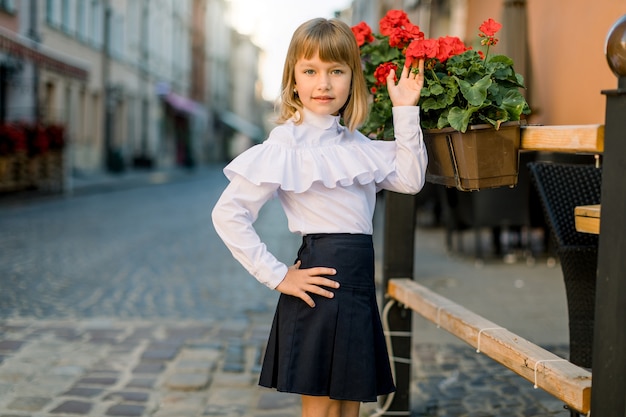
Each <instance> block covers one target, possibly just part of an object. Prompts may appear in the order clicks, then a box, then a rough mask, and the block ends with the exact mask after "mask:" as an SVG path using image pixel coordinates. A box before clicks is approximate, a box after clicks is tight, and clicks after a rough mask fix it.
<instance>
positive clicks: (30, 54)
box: [0, 28, 89, 81]
mask: <svg viewBox="0 0 626 417" xmlns="http://www.w3.org/2000/svg"><path fill="white" fill-rule="evenodd" d="M0 51H3V52H6V53H7V54H9V55H12V56H14V57H17V58H20V59H24V60H28V61H31V62H33V63H35V64H36V65H38V66H40V67H42V68H45V69H47V70H50V71H54V72H56V73H58V74H61V75H64V76H67V77H72V78H76V79H78V80H80V81H87V79H88V78H89V67H88V66H87V64H86V63H85V64H83V63H80V62H78V60H77V59H76V58H73V57H70V56H67V55H64V54H61V53H60V52H57V51H54V50H52V49H50V48H48V47H46V46H45V45H42V44H39V43H36V42H34V41H33V40H31V39H28V38H25V37H24V36H21V35H19V34H17V33H15V32H12V31H9V30H6V29H2V28H0Z"/></svg>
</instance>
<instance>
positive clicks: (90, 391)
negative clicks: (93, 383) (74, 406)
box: [61, 387, 104, 398]
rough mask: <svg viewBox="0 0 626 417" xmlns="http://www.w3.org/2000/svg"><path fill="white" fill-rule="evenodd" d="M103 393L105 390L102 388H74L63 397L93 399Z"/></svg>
mask: <svg viewBox="0 0 626 417" xmlns="http://www.w3.org/2000/svg"><path fill="white" fill-rule="evenodd" d="M102 392H104V390H103V389H100V388H85V387H74V388H71V389H70V390H69V391H66V392H64V393H63V394H61V395H62V396H64V397H85V398H91V397H96V396H98V395H100V394H102Z"/></svg>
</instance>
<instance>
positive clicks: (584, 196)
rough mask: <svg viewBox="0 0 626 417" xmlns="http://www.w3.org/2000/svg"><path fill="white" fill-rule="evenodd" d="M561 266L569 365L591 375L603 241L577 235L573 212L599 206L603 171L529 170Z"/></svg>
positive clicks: (539, 166)
mask: <svg viewBox="0 0 626 417" xmlns="http://www.w3.org/2000/svg"><path fill="white" fill-rule="evenodd" d="M528 168H529V169H530V174H531V180H532V182H533V184H534V186H535V187H536V189H537V192H538V194H539V198H540V200H541V204H542V207H543V211H544V215H545V218H546V223H547V224H548V228H549V229H550V231H551V233H552V235H553V237H554V239H555V244H556V251H557V255H558V256H559V260H560V262H561V268H562V271H563V279H564V281H565V291H566V295H567V308H568V319H569V340H570V345H569V354H570V357H569V360H570V362H572V363H574V364H576V365H578V366H581V367H584V368H589V369H591V358H592V346H593V321H594V310H595V290H596V276H597V265H598V236H597V235H593V234H588V233H580V232H577V231H576V227H575V218H574V207H576V206H581V205H588V204H599V203H600V190H601V182H602V170H601V169H600V168H596V167H595V166H593V165H570V164H555V163H546V162H533V163H529V164H528Z"/></svg>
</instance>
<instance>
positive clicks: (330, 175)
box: [224, 132, 395, 193]
mask: <svg viewBox="0 0 626 417" xmlns="http://www.w3.org/2000/svg"><path fill="white" fill-rule="evenodd" d="M359 135H360V134H359V133H357V132H355V133H353V134H351V137H348V138H345V137H344V138H342V139H341V140H339V141H335V142H336V143H331V144H319V145H308V146H302V147H296V146H294V145H293V144H290V143H288V142H289V140H284V138H283V140H281V138H280V135H278V136H279V137H272V136H270V138H269V139H268V140H266V141H265V142H263V143H262V144H259V145H255V146H253V147H252V148H250V149H248V150H247V151H245V152H244V153H242V154H241V155H239V156H238V157H237V158H235V159H234V160H233V161H232V162H231V163H230V164H228V165H227V166H226V167H225V168H224V174H225V175H226V177H227V178H228V179H229V180H232V179H233V177H234V176H235V175H241V176H243V177H244V178H246V179H247V180H248V181H250V182H252V183H253V184H256V185H261V184H267V183H269V184H276V185H277V186H278V188H280V189H282V190H284V191H291V192H295V193H302V192H305V191H307V190H308V189H309V188H310V187H311V185H312V184H313V183H315V182H321V183H323V184H324V186H325V187H327V188H335V187H337V186H350V185H353V184H355V183H358V184H360V185H365V184H369V183H371V182H375V183H379V182H381V181H383V180H384V179H385V178H386V177H387V176H388V175H389V174H391V173H392V172H393V171H394V170H395V144H394V142H385V141H373V140H370V139H368V138H366V137H364V136H362V135H360V136H359Z"/></svg>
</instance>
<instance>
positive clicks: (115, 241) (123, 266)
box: [0, 166, 569, 417]
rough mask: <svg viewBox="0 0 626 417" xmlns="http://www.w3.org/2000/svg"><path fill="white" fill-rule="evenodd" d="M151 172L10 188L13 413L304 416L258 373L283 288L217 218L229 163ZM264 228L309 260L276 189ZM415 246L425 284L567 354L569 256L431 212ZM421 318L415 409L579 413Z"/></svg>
mask: <svg viewBox="0 0 626 417" xmlns="http://www.w3.org/2000/svg"><path fill="white" fill-rule="evenodd" d="M138 178H139V179H137V178H134V179H133V182H132V184H133V186H128V184H129V182H130V181H129V180H128V179H125V178H117V179H115V178H114V179H111V180H108V181H101V182H95V181H92V182H91V183H90V182H88V181H85V182H84V183H82V184H76V187H75V192H74V194H73V195H71V196H66V197H47V198H13V199H11V198H4V199H2V200H0V417H17V416H21V417H27V416H28V417H47V416H61V417H63V416H76V415H84V416H156V417H169V416H177V417H186V416H223V417H231V416H233V417H234V416H252V417H262V416H273V417H283V416H284V417H287V416H297V415H299V401H298V398H297V397H295V396H291V395H288V394H280V393H276V392H274V391H271V390H266V389H261V388H259V387H257V385H256V381H257V378H258V372H259V363H260V359H261V356H262V353H263V347H264V344H265V339H266V337H267V334H268V331H269V326H270V323H271V318H272V314H273V308H274V305H275V302H276V299H277V293H275V292H272V291H270V290H268V289H266V288H265V287H263V286H262V285H261V284H259V283H258V282H256V281H255V280H254V279H253V278H251V277H250V276H248V275H247V273H246V272H245V270H243V268H242V267H241V266H240V265H239V264H238V263H236V262H235V261H234V260H233V259H232V257H231V256H230V254H229V253H228V251H227V249H226V248H225V247H224V245H223V244H222V243H221V241H220V240H219V239H218V237H217V236H216V234H215V231H214V230H213V227H212V225H211V221H210V212H211V208H212V207H213V204H214V203H215V201H216V199H217V198H218V196H219V193H220V192H221V190H222V189H223V187H224V186H225V185H226V179H225V178H224V177H223V175H222V174H221V170H220V167H217V166H211V167H208V168H202V169H199V170H198V172H196V173H188V174H179V175H175V176H172V177H171V178H170V177H167V176H165V177H163V175H162V174H160V173H155V174H149V173H146V174H145V175H143V176H138ZM257 229H258V231H259V234H260V235H261V236H262V238H263V239H264V240H265V241H266V243H267V244H268V247H269V248H270V250H272V251H273V252H274V253H275V254H276V255H277V257H278V258H279V259H282V260H284V261H286V262H289V260H292V259H293V256H294V251H295V249H294V248H297V246H298V244H299V239H298V238H297V237H295V236H292V235H290V234H289V233H288V231H287V229H286V221H285V218H284V215H283V214H282V212H281V211H280V210H279V206H278V205H277V203H276V202H271V203H270V204H269V205H268V206H267V207H266V208H264V210H263V211H262V213H261V216H260V218H259V221H258V222H257ZM375 238H376V234H375ZM378 246H380V243H378ZM379 249H380V248H379ZM379 252H380V250H379ZM379 256H380V254H379ZM415 256H416V258H415V264H416V267H415V269H416V271H415V275H416V279H418V280H419V281H420V282H421V283H422V284H424V285H426V286H428V287H429V288H431V289H433V290H435V291H437V292H439V293H441V294H442V295H443V296H445V297H448V298H450V299H452V300H454V301H456V302H459V303H461V304H463V305H465V306H467V307H468V308H469V309H471V310H473V311H475V312H477V313H479V314H481V315H484V316H485V317H487V318H489V319H491V320H494V321H495V322H497V323H499V324H501V325H502V326H503V327H506V328H507V329H509V330H511V331H513V332H516V333H517V334H520V335H521V336H523V337H525V338H527V339H529V340H531V341H533V342H535V343H537V344H539V345H541V346H542V347H544V348H547V349H548V350H551V351H553V352H555V353H556V354H558V355H560V356H566V355H567V310H566V303H565V294H564V289H563V284H562V277H561V271H560V268H559V267H558V264H557V266H556V267H553V266H550V265H548V263H547V262H545V260H542V259H540V260H538V261H537V262H536V263H534V264H532V265H528V264H527V263H526V262H524V261H523V260H518V261H517V262H514V263H505V262H502V260H500V259H488V260H486V261H485V262H484V263H481V264H477V263H475V262H474V260H473V259H472V258H471V257H470V256H467V255H463V254H448V253H446V251H445V248H444V236H443V231H442V230H440V229H439V228H430V227H420V228H418V230H417V231H416V255H415ZM413 327H414V338H413V345H414V349H413V362H414V366H413V377H412V386H411V399H412V402H411V404H412V405H411V408H412V410H411V411H412V414H411V415H413V416H420V417H443V416H446V417H448V416H449V417H461V416H467V417H470V416H471V417H478V416H482V417H488V416H493V417H496V416H498V417H499V416H502V417H503V416H507V417H511V416H528V417H533V416H534V417H539V416H541V417H543V416H563V417H564V416H566V415H569V412H568V411H566V410H564V409H563V404H562V402H561V401H559V400H557V399H555V398H553V397H552V396H550V395H549V394H546V393H545V392H542V391H541V390H536V389H533V385H532V383H530V382H528V381H526V380H524V379H522V378H521V377H519V376H517V375H515V374H514V373H513V372H511V371H508V370H507V369H506V368H504V367H502V366H501V365H499V364H497V363H495V362H494V361H492V360H491V359H489V358H488V357H485V356H484V355H481V354H477V353H476V352H475V350H474V349H472V348H471V347H469V346H468V345H466V344H464V343H463V342H461V341H459V340H458V339H456V338H455V337H453V336H451V335H449V334H447V333H445V331H443V330H441V329H437V328H436V326H435V325H433V324H432V323H430V322H427V321H426V320H424V319H423V318H421V317H415V318H414V321H413ZM375 408H376V404H367V405H364V406H363V407H362V415H363V416H366V415H371V414H372V413H374V412H375Z"/></svg>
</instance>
